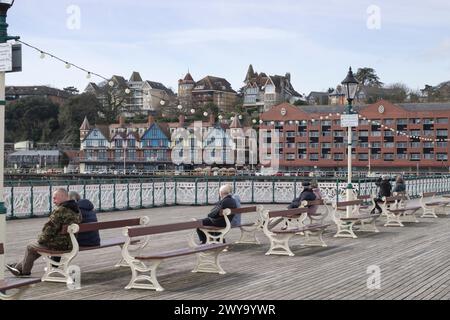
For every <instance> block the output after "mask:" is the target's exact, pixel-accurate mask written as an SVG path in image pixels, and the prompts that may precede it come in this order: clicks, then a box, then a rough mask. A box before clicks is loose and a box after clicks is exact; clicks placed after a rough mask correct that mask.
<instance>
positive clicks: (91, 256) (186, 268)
mask: <svg viewBox="0 0 450 320" xmlns="http://www.w3.org/2000/svg"><path fill="white" fill-rule="evenodd" d="M267 207H269V208H278V209H282V208H285V207H286V206H285V205H282V206H278V205H269V206H267ZM208 211H209V207H182V206H179V207H171V208H154V209H147V210H138V211H124V212H111V213H101V214H99V215H98V216H99V220H101V221H107V220H114V219H122V218H133V217H138V216H141V215H148V216H149V217H150V219H151V224H154V225H156V224H165V223H173V222H181V221H188V220H190V219H191V218H202V217H204V216H205V215H206V214H207V212H208ZM244 220H247V219H244ZM419 220H420V221H421V222H420V223H418V224H411V223H409V224H406V227H404V228H392V227H391V228H385V227H383V226H382V223H379V227H380V230H381V233H378V234H371V233H359V234H358V235H359V236H360V237H359V238H358V239H335V238H333V235H334V233H333V231H334V228H331V230H330V231H329V232H327V233H326V235H325V241H326V242H327V243H328V245H329V247H328V248H304V247H302V246H301V243H302V238H301V237H298V238H294V239H293V240H292V246H291V247H292V249H293V252H294V253H295V254H296V256H295V257H287V256H265V255H264V254H265V252H266V251H267V250H268V242H267V239H266V238H265V236H264V235H263V234H262V233H259V234H258V238H259V239H260V241H261V242H262V244H261V245H259V246H255V245H236V246H233V247H232V248H231V249H230V251H229V252H227V253H223V254H222V255H221V260H220V261H221V265H222V267H223V268H224V270H225V271H227V274H225V275H217V274H195V273H191V272H190V270H192V269H193V267H194V259H195V257H194V256H187V257H180V258H174V259H169V260H166V261H165V262H163V263H162V264H161V266H160V268H159V272H158V275H159V277H158V280H159V282H160V284H161V285H162V286H163V287H164V288H165V289H166V290H165V291H164V292H154V291H146V290H129V291H128V290H124V289H123V288H124V287H125V285H127V284H128V282H129V280H130V276H131V275H130V271H129V269H127V268H120V269H117V268H114V267H112V266H113V265H114V264H115V263H116V262H117V261H118V260H119V259H120V250H119V248H108V249H102V250H97V251H95V252H82V253H80V254H79V256H78V257H77V258H76V259H75V261H74V263H75V264H77V265H79V266H80V268H81V270H82V278H81V282H82V288H81V289H80V290H69V289H67V287H66V286H65V285H64V284H57V283H41V284H39V285H37V286H35V287H34V288H32V289H30V290H28V291H27V292H26V294H25V295H24V297H23V299H50V300H51V299H96V300H97V299H99V300H103V299H105V300H114V299H152V300H157V299H180V300H181V299H195V300H204V299H212V300H219V299H225V300H230V299H238V300H239V299H242V300H244V299H246V300H247V299H251V300H267V299H274V300H277V299H287V300H291V299H326V300H331V299H362V300H363V299H408V300H409V299H450V218H449V217H441V218H439V219H419ZM45 221H46V219H31V220H19V221H8V223H7V228H8V229H7V242H6V250H7V251H6V256H7V258H6V259H7V262H9V263H10V262H15V261H17V260H18V259H20V258H21V257H22V255H23V250H24V248H25V246H26V244H27V243H28V242H29V241H31V240H33V239H35V238H36V234H38V233H39V231H40V229H41V227H42V225H43V224H44V223H45ZM119 234H120V230H113V231H106V232H102V237H103V238H105V239H106V238H108V237H111V236H117V235H119ZM189 234H190V233H189V232H178V233H171V234H165V235H158V236H155V237H154V238H152V239H153V240H154V241H153V244H152V245H150V247H149V251H151V250H152V248H159V247H161V248H163V249H164V250H165V249H174V248H177V247H185V246H186V241H187V239H188V236H189ZM238 237H239V231H238V230H232V232H231V235H230V236H229V237H228V238H227V242H228V243H231V242H233V241H234V240H237V239H238ZM41 260H42V259H41ZM41 260H39V261H38V262H37V263H36V264H35V268H34V269H33V276H41V275H42V273H43V267H44V265H43V263H42V261H41ZM374 265H375V266H378V267H379V268H380V269H381V289H379V290H373V289H372V290H370V289H368V288H367V284H366V283H367V279H368V278H369V276H370V275H369V274H368V273H367V268H368V267H369V266H374Z"/></svg>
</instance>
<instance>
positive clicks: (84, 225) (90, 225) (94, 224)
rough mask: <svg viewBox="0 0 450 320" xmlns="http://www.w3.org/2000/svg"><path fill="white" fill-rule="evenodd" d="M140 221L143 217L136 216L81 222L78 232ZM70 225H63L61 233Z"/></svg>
mask: <svg viewBox="0 0 450 320" xmlns="http://www.w3.org/2000/svg"><path fill="white" fill-rule="evenodd" d="M140 222H141V219H139V218H135V219H123V220H116V221H105V222H91V223H81V224H79V227H80V230H79V231H78V233H82V232H89V231H99V230H105V229H118V228H124V227H132V226H138V225H140ZM68 227H69V226H63V229H62V231H61V233H62V234H65V233H67V228H68Z"/></svg>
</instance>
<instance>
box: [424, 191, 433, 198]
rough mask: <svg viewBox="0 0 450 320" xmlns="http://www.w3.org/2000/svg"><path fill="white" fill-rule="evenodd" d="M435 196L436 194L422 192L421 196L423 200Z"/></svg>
mask: <svg viewBox="0 0 450 320" xmlns="http://www.w3.org/2000/svg"><path fill="white" fill-rule="evenodd" d="M435 195H436V192H424V193H423V194H422V196H423V197H424V198H428V197H434V196H435Z"/></svg>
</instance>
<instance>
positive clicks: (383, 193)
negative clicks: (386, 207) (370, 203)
mask: <svg viewBox="0 0 450 320" xmlns="http://www.w3.org/2000/svg"><path fill="white" fill-rule="evenodd" d="M375 184H376V185H377V186H379V188H380V190H379V191H378V196H377V197H376V198H375V208H373V209H372V212H371V213H375V210H377V211H378V213H381V212H382V211H383V210H381V208H380V206H379V205H378V203H379V202H381V201H383V200H382V199H383V197H390V196H391V195H392V185H391V182H390V181H389V176H388V175H384V176H383V177H382V179H381V180H380V179H378V181H377V182H376V183H375Z"/></svg>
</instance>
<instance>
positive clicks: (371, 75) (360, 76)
mask: <svg viewBox="0 0 450 320" xmlns="http://www.w3.org/2000/svg"><path fill="white" fill-rule="evenodd" d="M355 77H356V79H357V80H358V81H359V84H360V85H361V86H367V87H378V88H381V87H382V86H383V82H381V81H380V78H379V77H378V75H377V74H376V72H375V70H374V69H372V68H359V69H358V72H357V73H356V76H355Z"/></svg>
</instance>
